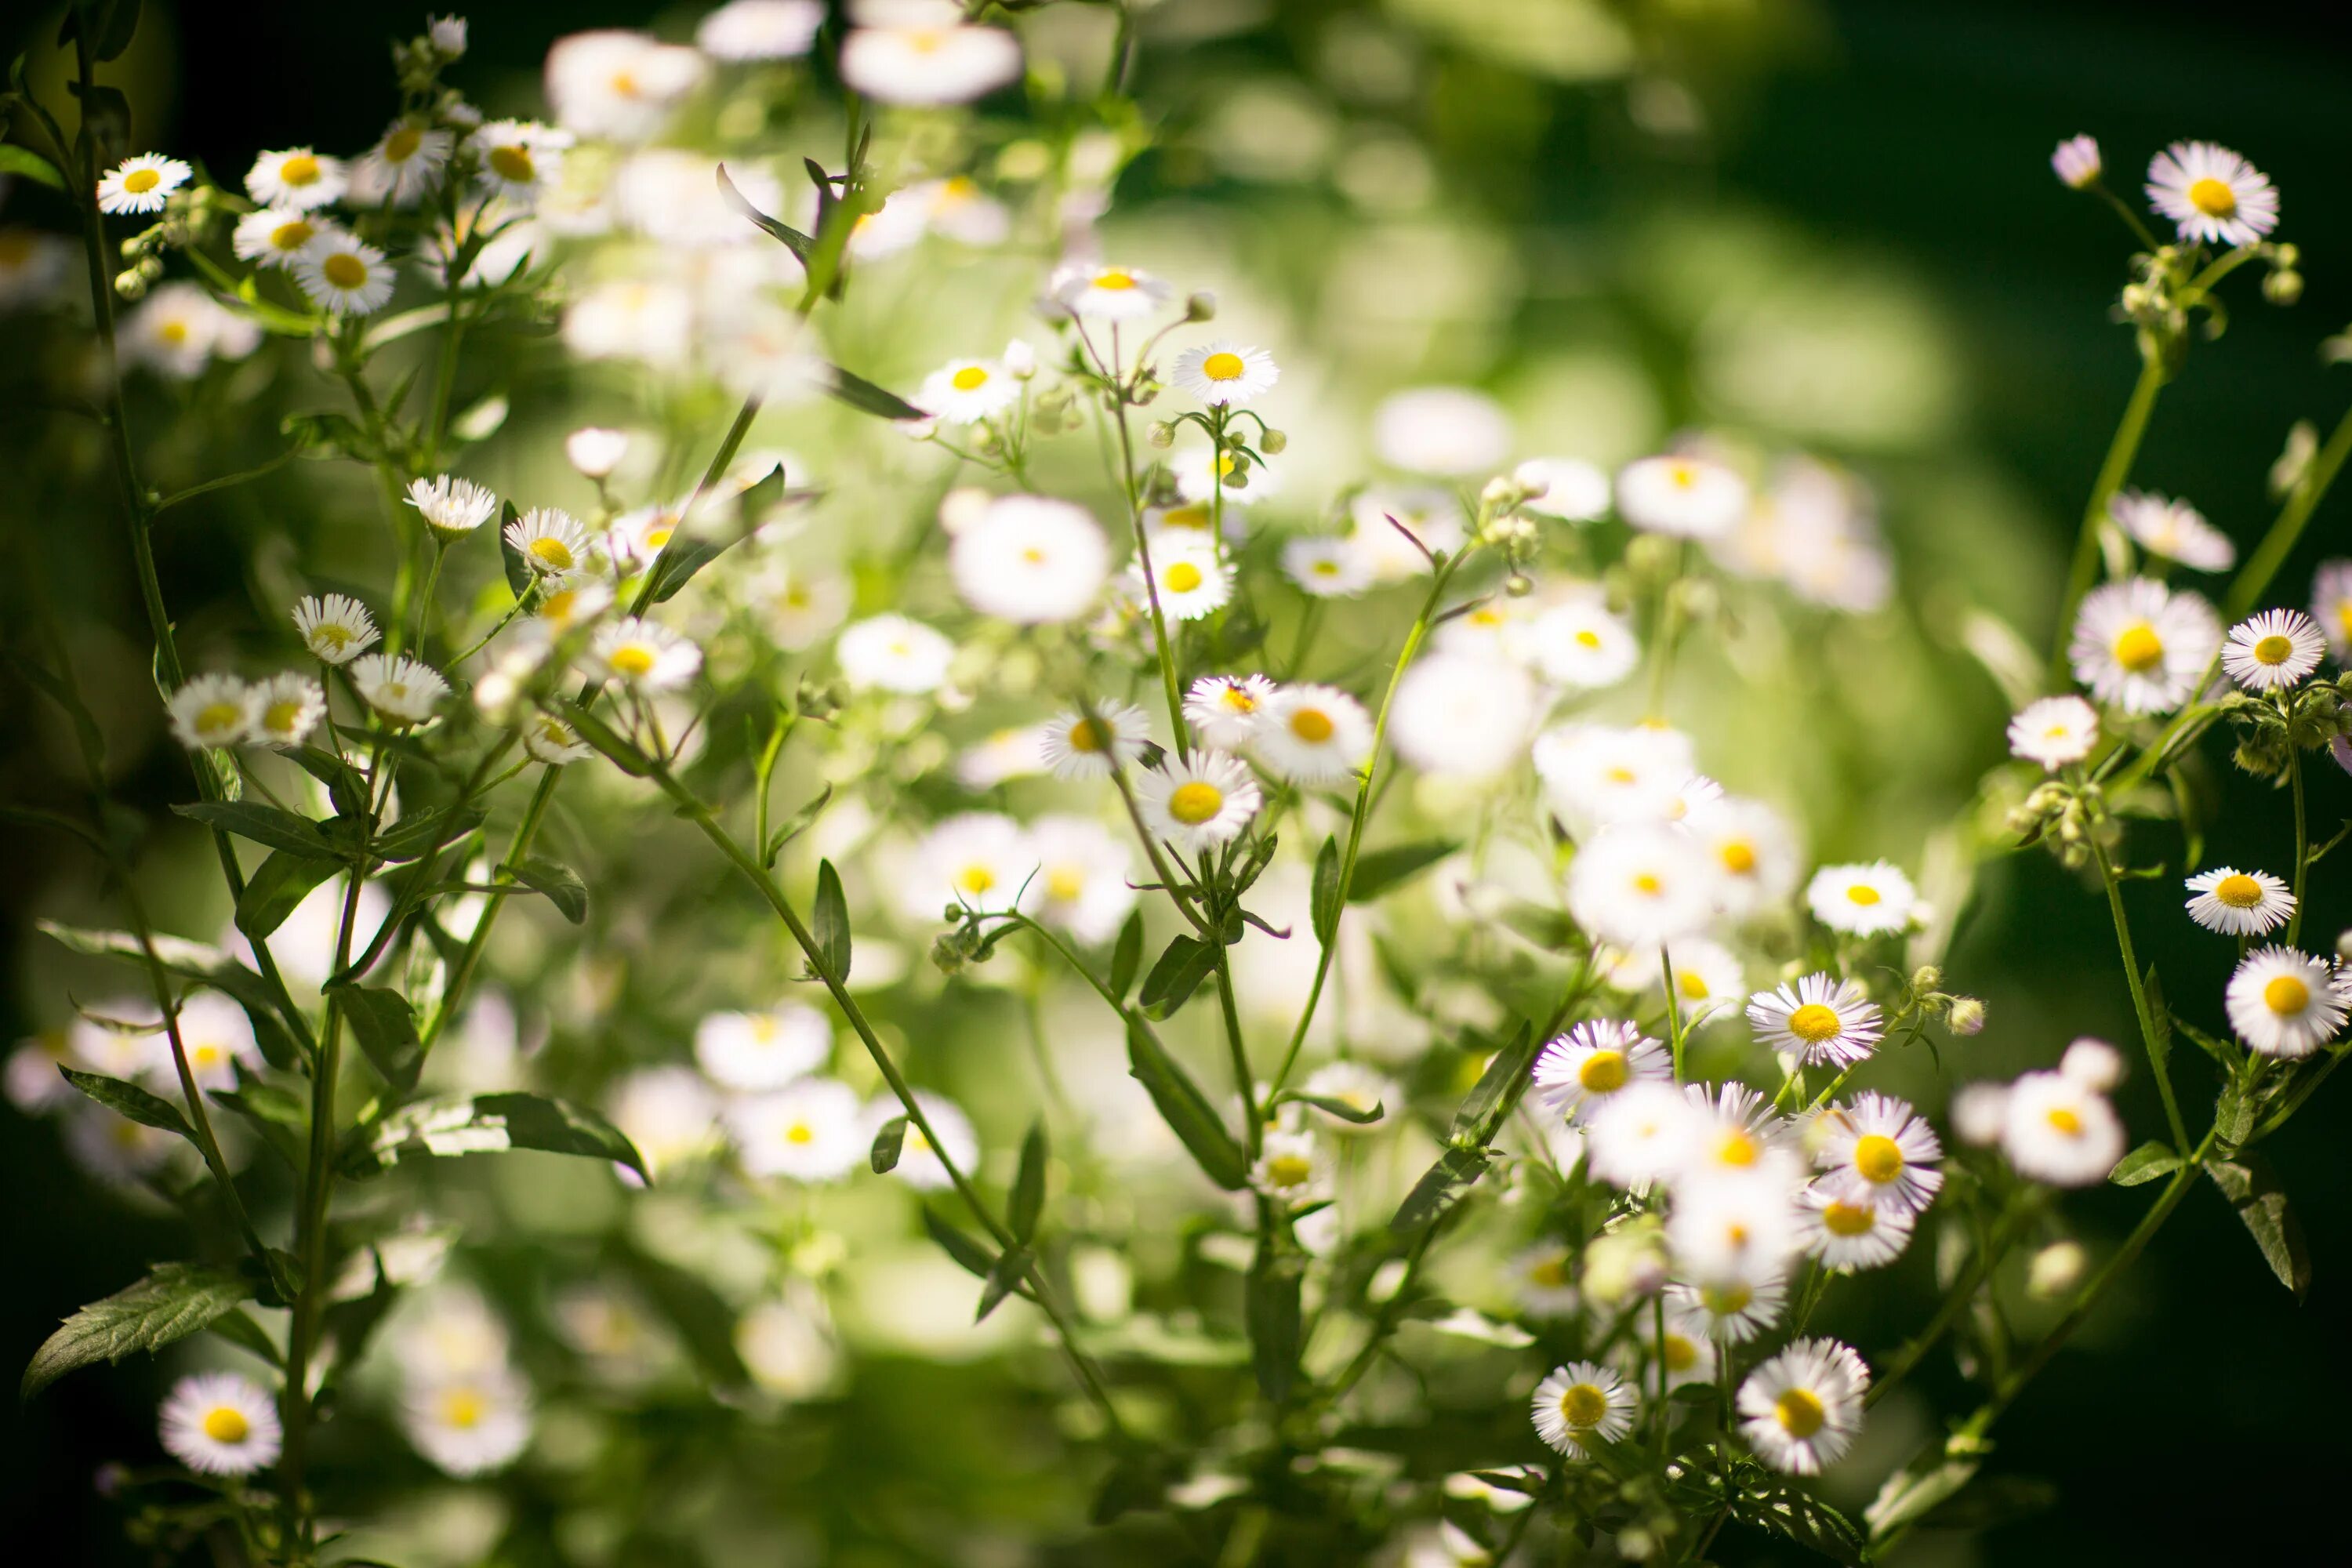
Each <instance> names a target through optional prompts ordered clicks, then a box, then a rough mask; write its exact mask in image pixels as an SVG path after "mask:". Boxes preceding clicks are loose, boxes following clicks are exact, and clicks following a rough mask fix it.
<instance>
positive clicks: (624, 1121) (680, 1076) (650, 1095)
mask: <svg viewBox="0 0 2352 1568" xmlns="http://www.w3.org/2000/svg"><path fill="white" fill-rule="evenodd" d="M606 1107H607V1110H609V1111H610V1113H611V1115H612V1118H613V1125H614V1126H615V1127H617V1128H619V1129H620V1130H621V1131H622V1132H623V1133H625V1135H626V1136H627V1138H628V1140H629V1142H632V1143H634V1144H635V1145H636V1146H637V1152H638V1153H640V1154H642V1155H644V1156H645V1159H646V1169H647V1170H648V1171H651V1172H652V1173H654V1179H655V1180H656V1181H659V1180H661V1179H662V1177H663V1176H664V1175H665V1174H666V1173H668V1172H671V1171H674V1170H677V1168H678V1167H680V1166H683V1165H689V1164H692V1163H695V1162H696V1161H698V1160H701V1159H703V1158H705V1157H706V1156H708V1155H709V1154H711V1153H713V1152H715V1151H716V1150H717V1148H718V1146H719V1100H718V1096H716V1095H714V1094H713V1093H712V1092H711V1090H710V1085H709V1083H707V1082H706V1081H704V1079H703V1077H702V1075H701V1074H700V1073H698V1072H696V1071H695V1070H694V1069H693V1068H688V1067H658V1068H638V1069H637V1070H636V1071H635V1072H632V1073H628V1074H626V1075H625V1076H624V1077H623V1078H622V1079H620V1081H619V1082H617V1083H616V1084H614V1086H613V1089H612V1095H611V1098H610V1099H609V1100H607V1101H606Z"/></svg>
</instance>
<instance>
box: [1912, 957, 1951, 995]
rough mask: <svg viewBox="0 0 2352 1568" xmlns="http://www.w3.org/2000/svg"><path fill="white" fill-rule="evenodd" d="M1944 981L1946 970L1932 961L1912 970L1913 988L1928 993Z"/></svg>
mask: <svg viewBox="0 0 2352 1568" xmlns="http://www.w3.org/2000/svg"><path fill="white" fill-rule="evenodd" d="M1943 983H1944V972H1943V971H1942V970H1940V969H1938V968H1937V967H1936V966H1935V965H1934V964H1932V963H1923V964H1921V965H1920V966H1919V967H1918V968H1916V969H1915V970H1913V971H1912V972H1911V989H1912V990H1914V991H1916V992H1921V993H1926V992H1929V991H1933V990H1934V989H1935V988H1936V987H1937V986H1938V985H1941V984H1943Z"/></svg>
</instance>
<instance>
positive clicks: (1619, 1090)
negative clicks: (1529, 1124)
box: [1535, 1018, 1675, 1122]
mask: <svg viewBox="0 0 2352 1568" xmlns="http://www.w3.org/2000/svg"><path fill="white" fill-rule="evenodd" d="M1674 1076H1675V1066H1674V1059H1673V1057H1672V1056H1671V1054H1670V1053H1669V1052H1668V1051H1667V1050H1666V1047H1664V1046H1663V1045H1661V1044H1659V1043H1658V1042H1657V1041H1656V1040H1654V1039H1651V1038H1650V1037H1647V1036H1645V1035H1643V1033H1642V1032H1641V1031H1640V1030H1639V1029H1637V1028H1635V1027H1634V1026H1633V1025H1632V1024H1629V1023H1624V1022H1622V1021H1620V1020H1616V1019H1611V1018H1595V1019H1592V1020H1591V1021H1589V1022H1586V1023H1582V1024H1579V1025H1577V1026H1575V1027H1574V1028H1572V1029H1570V1030H1569V1032H1568V1033H1567V1034H1565V1035H1562V1036H1560V1037H1559V1038H1558V1039H1556V1040H1554V1041H1552V1042H1551V1043H1550V1044H1549V1045H1548V1046H1546V1047H1544V1048H1543V1054H1542V1055H1541V1056H1538V1058H1536V1065H1535V1083H1536V1095H1537V1098H1538V1099H1539V1100H1542V1101H1543V1103H1544V1104H1545V1105H1546V1106H1548V1107H1549V1108H1550V1109H1551V1110H1556V1111H1558V1112H1559V1113H1560V1114H1561V1115H1563V1116H1566V1117H1567V1118H1568V1119H1569V1120H1570V1121H1580V1122H1590V1121H1591V1120H1592V1119H1593V1117H1594V1116H1595V1115H1597V1114H1598V1113H1599V1112H1600V1110H1601V1107H1602V1106H1604V1105H1607V1104H1609V1103H1610V1102H1611V1101H1612V1100H1615V1099H1616V1098H1617V1097H1618V1096H1620V1095H1622V1094H1623V1093H1624V1092H1626V1090H1628V1089H1631V1088H1633V1086H1634V1085H1636V1084H1643V1083H1670V1082H1672V1081H1673V1079H1674Z"/></svg>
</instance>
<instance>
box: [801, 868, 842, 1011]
mask: <svg viewBox="0 0 2352 1568" xmlns="http://www.w3.org/2000/svg"><path fill="white" fill-rule="evenodd" d="M809 934H810V936H811V937H812V938H814V941H815V942H816V956H817V961H818V962H819V963H821V964H823V965H824V973H826V974H827V975H828V976H829V977H831V978H832V979H833V980H834V981H835V982H836V983H838V982H843V981H846V980H847V979H848V978H849V956H850V955H849V900H846V899H845V898H844V897H842V893H841V873H840V872H838V871H836V870H835V869H834V868H833V862H832V861H830V860H820V861H818V862H817V868H816V907H815V910H814V913H813V914H812V915H811V917H810V921H809Z"/></svg>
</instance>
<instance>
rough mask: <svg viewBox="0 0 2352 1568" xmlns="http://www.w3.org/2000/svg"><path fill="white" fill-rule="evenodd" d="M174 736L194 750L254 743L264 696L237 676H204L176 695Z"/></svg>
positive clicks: (173, 708)
mask: <svg viewBox="0 0 2352 1568" xmlns="http://www.w3.org/2000/svg"><path fill="white" fill-rule="evenodd" d="M171 716H172V734H173V737H174V738H175V739H176V740H178V742H180V744H182V745H184V746H186V747H188V748H189V749H191V750H201V749H203V748H205V747H214V748H222V747H228V746H242V745H244V744H245V743H246V742H247V741H250V740H252V739H253V728H254V723H255V721H257V720H258V719H259V718H260V716H261V693H260V691H259V690H258V689H257V688H255V687H251V686H247V684H246V683H245V682H244V681H242V680H239V679H237V678H236V676H234V675H200V676H198V677H196V678H195V679H194V680H191V681H190V682H188V683H187V684H186V685H185V686H183V687H182V688H180V689H179V690H177V691H176V692H173V694H172V703H171Z"/></svg>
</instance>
